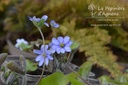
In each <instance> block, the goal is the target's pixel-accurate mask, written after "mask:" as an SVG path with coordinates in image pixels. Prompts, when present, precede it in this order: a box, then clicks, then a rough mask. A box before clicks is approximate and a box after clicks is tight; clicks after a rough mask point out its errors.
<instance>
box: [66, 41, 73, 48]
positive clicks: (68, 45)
mask: <svg viewBox="0 0 128 85" xmlns="http://www.w3.org/2000/svg"><path fill="white" fill-rule="evenodd" d="M72 43H73V42H72V41H69V42H68V43H67V44H66V45H65V46H66V47H70V46H71V45H72Z"/></svg>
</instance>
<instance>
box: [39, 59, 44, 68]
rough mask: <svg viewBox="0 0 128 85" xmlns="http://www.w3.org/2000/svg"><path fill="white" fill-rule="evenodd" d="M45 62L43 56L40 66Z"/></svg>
mask: <svg viewBox="0 0 128 85" xmlns="http://www.w3.org/2000/svg"><path fill="white" fill-rule="evenodd" d="M43 63H44V58H41V60H40V61H39V64H38V65H39V66H42V64H43Z"/></svg>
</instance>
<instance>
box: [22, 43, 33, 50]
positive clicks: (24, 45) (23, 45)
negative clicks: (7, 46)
mask: <svg viewBox="0 0 128 85" xmlns="http://www.w3.org/2000/svg"><path fill="white" fill-rule="evenodd" d="M20 47H21V48H22V49H23V50H24V51H27V50H29V49H31V48H32V46H31V45H27V44H24V43H22V44H20Z"/></svg>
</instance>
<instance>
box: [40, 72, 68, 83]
mask: <svg viewBox="0 0 128 85" xmlns="http://www.w3.org/2000/svg"><path fill="white" fill-rule="evenodd" d="M68 82H69V81H68V79H67V77H66V76H64V74H63V73H61V72H55V73H53V74H52V75H50V76H48V77H46V78H43V79H42V80H41V81H40V82H39V84H38V85H67V84H68Z"/></svg>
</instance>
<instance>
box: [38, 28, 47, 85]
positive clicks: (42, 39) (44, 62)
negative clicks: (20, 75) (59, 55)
mask: <svg viewBox="0 0 128 85" xmlns="http://www.w3.org/2000/svg"><path fill="white" fill-rule="evenodd" d="M37 28H38V30H39V32H40V34H41V37H42V40H43V45H44V53H45V40H44V35H43V33H42V31H41V29H40V27H37ZM44 69H45V57H44V64H43V68H42V73H41V75H40V79H39V80H38V82H37V83H36V85H38V83H39V82H40V80H41V79H42V77H43V74H44Z"/></svg>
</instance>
